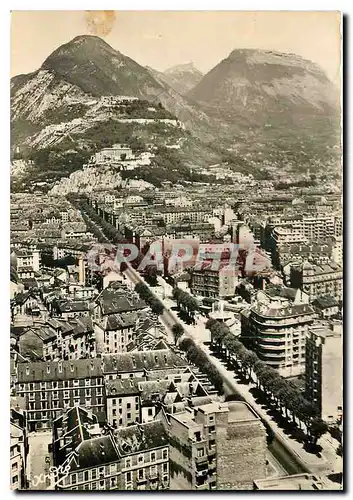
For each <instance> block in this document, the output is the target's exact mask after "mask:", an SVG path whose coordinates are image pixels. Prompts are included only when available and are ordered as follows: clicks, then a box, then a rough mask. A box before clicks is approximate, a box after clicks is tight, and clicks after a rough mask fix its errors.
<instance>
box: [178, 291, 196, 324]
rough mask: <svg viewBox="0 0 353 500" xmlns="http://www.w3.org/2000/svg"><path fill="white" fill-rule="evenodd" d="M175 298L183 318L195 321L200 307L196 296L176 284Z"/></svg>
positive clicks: (190, 321)
mask: <svg viewBox="0 0 353 500" xmlns="http://www.w3.org/2000/svg"><path fill="white" fill-rule="evenodd" d="M173 299H174V300H175V301H176V303H177V306H178V309H179V311H180V316H181V318H182V319H183V320H184V321H186V322H187V323H195V314H196V312H197V311H199V309H200V307H199V303H198V302H197V300H196V299H195V297H193V296H192V295H190V294H189V293H187V292H185V291H184V290H182V289H181V288H178V287H177V286H176V287H175V288H173Z"/></svg>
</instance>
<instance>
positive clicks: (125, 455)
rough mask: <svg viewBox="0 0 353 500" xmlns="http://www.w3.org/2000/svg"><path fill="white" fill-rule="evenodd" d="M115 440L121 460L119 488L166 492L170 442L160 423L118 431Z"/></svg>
mask: <svg viewBox="0 0 353 500" xmlns="http://www.w3.org/2000/svg"><path fill="white" fill-rule="evenodd" d="M114 437H115V439H116V442H117V448H118V450H119V455H120V457H121V461H120V468H121V469H120V470H121V481H120V483H121V489H123V490H154V491H155V490H169V441H168V434H167V432H166V431H165V428H164V426H163V424H162V423H161V422H150V423H146V424H140V425H133V426H130V427H126V428H122V429H118V431H117V432H116V433H115V434H114Z"/></svg>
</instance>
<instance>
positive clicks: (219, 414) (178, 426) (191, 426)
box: [161, 402, 267, 491]
mask: <svg viewBox="0 0 353 500" xmlns="http://www.w3.org/2000/svg"><path fill="white" fill-rule="evenodd" d="M161 420H162V422H163V423H164V426H165V429H166V431H167V432H168V435H169V444H170V489H172V490H173V489H178V490H196V491H200V490H235V489H236V490H238V489H241V490H244V489H245V490H250V489H251V488H252V483H253V481H254V479H256V478H260V477H261V478H264V477H265V476H266V472H265V466H266V448H267V445H266V430H265V427H264V426H263V424H262V422H261V420H260V418H259V417H258V415H257V414H256V413H255V412H254V411H253V410H252V409H251V408H250V407H249V406H248V405H247V404H246V403H242V402H231V403H230V402H229V403H219V402H212V403H208V404H204V405H200V406H196V407H194V408H187V407H185V408H184V409H182V408H181V409H179V411H178V410H175V411H174V412H173V413H165V412H162V414H161Z"/></svg>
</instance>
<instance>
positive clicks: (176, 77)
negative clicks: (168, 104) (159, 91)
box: [147, 63, 203, 95]
mask: <svg viewBox="0 0 353 500" xmlns="http://www.w3.org/2000/svg"><path fill="white" fill-rule="evenodd" d="M147 69H148V70H149V71H150V73H152V75H153V76H154V77H155V78H156V79H157V80H158V79H159V80H161V81H162V82H164V83H167V84H168V85H169V86H170V87H171V88H172V89H174V90H176V91H177V92H179V94H182V95H185V94H187V92H188V91H189V90H191V89H192V88H193V87H195V85H197V84H198V83H199V82H200V81H201V79H202V77H203V73H201V71H199V70H198V69H197V68H195V66H194V65H193V63H187V64H178V65H176V66H173V67H172V68H169V69H167V70H166V71H156V70H154V69H152V68H147Z"/></svg>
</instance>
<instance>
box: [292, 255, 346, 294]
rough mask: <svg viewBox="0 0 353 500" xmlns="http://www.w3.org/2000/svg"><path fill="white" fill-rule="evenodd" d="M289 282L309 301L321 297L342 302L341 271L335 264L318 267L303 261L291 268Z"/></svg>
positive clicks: (330, 263)
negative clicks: (328, 296) (303, 293)
mask: <svg viewBox="0 0 353 500" xmlns="http://www.w3.org/2000/svg"><path fill="white" fill-rule="evenodd" d="M290 280H291V285H292V286H293V287H294V288H300V289H301V290H303V291H304V292H305V293H307V294H308V295H309V297H310V301H312V300H314V299H316V298H317V297H321V296H322V295H331V296H332V297H334V298H335V299H336V300H342V293H343V269H342V267H341V266H340V265H338V264H336V263H335V262H329V263H326V264H320V265H319V264H314V263H311V262H308V261H305V262H303V263H301V264H299V265H298V266H293V267H292V268H291V274H290Z"/></svg>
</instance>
